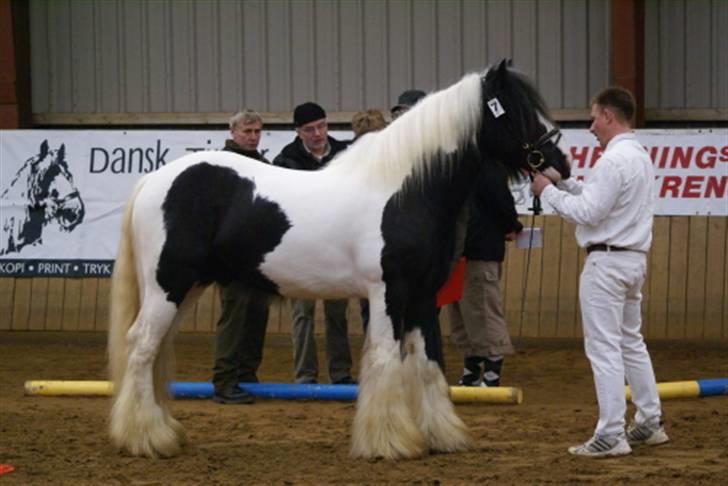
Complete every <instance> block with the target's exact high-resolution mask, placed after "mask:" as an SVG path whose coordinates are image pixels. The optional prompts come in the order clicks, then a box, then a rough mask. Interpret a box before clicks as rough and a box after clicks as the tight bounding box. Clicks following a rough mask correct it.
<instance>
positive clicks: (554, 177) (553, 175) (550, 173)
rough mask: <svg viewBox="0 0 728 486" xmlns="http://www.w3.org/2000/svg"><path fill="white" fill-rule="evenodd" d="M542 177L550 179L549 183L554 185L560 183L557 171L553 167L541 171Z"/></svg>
mask: <svg viewBox="0 0 728 486" xmlns="http://www.w3.org/2000/svg"><path fill="white" fill-rule="evenodd" d="M541 173H542V174H543V175H545V176H546V177H548V178H549V179H551V182H553V183H554V184H558V183H559V182H561V174H559V171H558V170H556V169H554V168H553V167H546V168H545V169H544V170H542V171H541Z"/></svg>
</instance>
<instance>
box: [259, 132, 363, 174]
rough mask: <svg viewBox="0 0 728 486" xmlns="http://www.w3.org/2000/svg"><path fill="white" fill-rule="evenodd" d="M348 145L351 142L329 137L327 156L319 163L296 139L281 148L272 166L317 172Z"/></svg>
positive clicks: (300, 141)
mask: <svg viewBox="0 0 728 486" xmlns="http://www.w3.org/2000/svg"><path fill="white" fill-rule="evenodd" d="M349 143H351V142H348V141H347V142H340V141H339V140H336V139H335V138H333V137H329V147H330V150H329V154H328V155H327V156H326V157H324V158H323V159H321V161H320V162H319V161H318V160H316V158H315V157H314V156H313V155H311V154H310V153H309V152H308V150H306V148H305V147H304V146H303V141H302V140H301V139H300V138H299V137H296V139H295V140H294V141H293V142H291V143H289V144H288V145H286V146H285V147H283V150H281V153H280V154H278V157H276V158H275V159H273V165H278V166H281V167H286V168H288V169H296V170H318V169H320V168H322V167H324V166H325V165H326V164H328V163H329V161H330V160H331V159H333V158H334V157H335V156H336V154H338V153H339V152H341V151H342V150H344V149H345V148H346V147H348V146H349Z"/></svg>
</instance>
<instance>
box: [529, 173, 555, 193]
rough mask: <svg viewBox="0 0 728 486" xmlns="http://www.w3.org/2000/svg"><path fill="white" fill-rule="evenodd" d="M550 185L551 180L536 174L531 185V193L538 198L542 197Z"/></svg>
mask: <svg viewBox="0 0 728 486" xmlns="http://www.w3.org/2000/svg"><path fill="white" fill-rule="evenodd" d="M550 185H551V179H549V178H548V177H546V176H543V175H541V174H536V175H534V176H533V182H532V183H531V192H532V193H533V194H534V195H536V196H540V195H541V193H542V192H543V190H544V189H545V188H546V187H547V186H550Z"/></svg>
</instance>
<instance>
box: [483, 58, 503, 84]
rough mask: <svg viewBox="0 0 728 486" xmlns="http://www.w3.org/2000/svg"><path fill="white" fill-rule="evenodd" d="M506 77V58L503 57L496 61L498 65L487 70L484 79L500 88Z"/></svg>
mask: <svg viewBox="0 0 728 486" xmlns="http://www.w3.org/2000/svg"><path fill="white" fill-rule="evenodd" d="M507 77H508V60H507V59H503V60H502V61H501V62H499V63H498V67H497V68H495V69H491V70H490V71H488V74H487V75H486V76H485V80H486V81H487V82H490V83H491V85H492V86H494V87H495V88H500V87H502V86H503V85H504V84H505V81H506V78H507Z"/></svg>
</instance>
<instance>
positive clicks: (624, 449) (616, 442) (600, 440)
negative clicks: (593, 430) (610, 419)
mask: <svg viewBox="0 0 728 486" xmlns="http://www.w3.org/2000/svg"><path fill="white" fill-rule="evenodd" d="M569 453H570V454H573V455H575V456H586V457H615V456H626V455H627V454H631V453H632V448H631V447H630V446H629V443H627V439H625V438H624V437H600V436H598V435H595V436H594V437H592V438H591V439H589V440H588V441H586V442H584V443H583V444H581V445H577V446H572V447H569Z"/></svg>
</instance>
